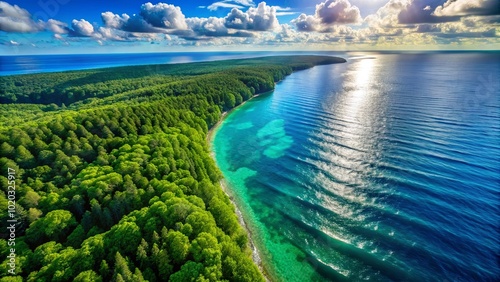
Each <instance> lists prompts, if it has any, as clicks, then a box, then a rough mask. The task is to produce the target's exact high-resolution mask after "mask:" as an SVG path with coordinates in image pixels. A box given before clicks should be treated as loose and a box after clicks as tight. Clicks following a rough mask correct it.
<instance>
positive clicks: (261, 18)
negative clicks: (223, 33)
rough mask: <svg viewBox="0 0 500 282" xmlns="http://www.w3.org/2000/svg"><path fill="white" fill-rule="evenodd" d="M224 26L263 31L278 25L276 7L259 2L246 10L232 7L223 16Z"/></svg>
mask: <svg viewBox="0 0 500 282" xmlns="http://www.w3.org/2000/svg"><path fill="white" fill-rule="evenodd" d="M224 20H225V26H226V27H227V28H234V29H246V30H257V31H265V30H272V29H275V28H277V27H278V26H279V22H278V19H277V18H276V8H275V7H272V6H268V5H267V4H266V2H261V3H259V5H258V6H257V7H256V8H253V7H251V8H249V9H248V10H247V11H246V12H243V11H241V10H239V9H236V8H233V9H232V10H231V12H230V13H229V14H228V15H227V16H226V17H225V18H224Z"/></svg>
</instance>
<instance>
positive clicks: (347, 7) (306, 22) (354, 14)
mask: <svg viewBox="0 0 500 282" xmlns="http://www.w3.org/2000/svg"><path fill="white" fill-rule="evenodd" d="M361 21H362V18H361V14H360V12H359V8H358V7H356V6H354V5H351V3H350V2H349V1H348V0H327V1H325V2H322V3H320V4H318V5H316V12H315V14H314V15H306V14H301V15H300V16H299V17H298V18H296V19H294V20H292V23H293V24H295V26H296V27H297V29H298V30H299V31H328V30H329V29H330V28H331V26H332V25H334V24H358V23H360V22H361Z"/></svg>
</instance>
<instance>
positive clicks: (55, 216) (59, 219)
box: [26, 210, 77, 245]
mask: <svg viewBox="0 0 500 282" xmlns="http://www.w3.org/2000/svg"><path fill="white" fill-rule="evenodd" d="M76 224H77V222H76V220H75V218H74V217H73V215H72V214H71V213H70V212H69V211H66V210H55V211H51V212H49V213H47V215H45V216H44V217H43V218H41V219H39V220H37V221H35V222H33V223H32V224H31V225H30V227H29V228H28V230H27V231H26V237H27V240H28V242H30V243H32V244H36V245H38V244H40V243H41V242H47V241H48V240H54V241H56V242H60V241H62V239H64V238H66V236H67V235H68V233H69V231H70V230H71V229H72V228H73V227H74V226H76Z"/></svg>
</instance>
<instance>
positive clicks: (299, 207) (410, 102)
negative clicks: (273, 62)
mask: <svg viewBox="0 0 500 282" xmlns="http://www.w3.org/2000/svg"><path fill="white" fill-rule="evenodd" d="M358 55H359V57H357V58H356V57H355V56H351V58H350V59H349V60H348V62H347V63H345V64H337V65H328V66H318V67H314V68H312V69H308V70H305V71H300V72H297V73H294V74H292V75H290V76H289V77H287V78H286V79H285V80H284V81H283V82H280V83H279V84H278V85H277V86H276V90H275V91H274V93H271V94H268V95H263V96H260V97H257V98H254V99H252V100H251V101H249V102H248V103H246V104H245V105H243V106H242V107H240V108H239V109H237V110H236V111H234V112H233V113H231V114H230V115H229V117H228V118H227V119H226V120H225V121H224V122H223V124H222V125H221V126H220V127H219V128H218V130H217V132H216V134H215V136H214V140H213V151H214V153H215V156H216V160H217V163H218V165H219V167H220V168H221V170H222V172H223V174H224V176H225V177H226V181H227V183H228V185H229V188H230V191H231V194H232V195H233V196H234V197H235V199H236V201H237V203H238V205H239V206H240V208H241V209H242V212H243V214H244V216H245V219H246V221H247V222H248V225H249V226H250V228H251V230H252V233H253V236H254V239H255V240H256V243H257V245H258V246H259V247H260V249H261V250H262V255H263V257H264V261H265V262H266V265H267V267H268V268H269V269H270V272H271V273H273V274H274V275H275V276H277V277H279V278H280V279H282V280H284V281H325V280H336V281H359V280H370V281H499V279H500V268H499V254H500V234H499V229H500V208H499V204H500V202H499V201H500V199H499V195H500V82H499V79H498V78H499V77H500V54H499V53H446V54H442V53H429V54H380V53H378V54H377V53H366V54H358Z"/></svg>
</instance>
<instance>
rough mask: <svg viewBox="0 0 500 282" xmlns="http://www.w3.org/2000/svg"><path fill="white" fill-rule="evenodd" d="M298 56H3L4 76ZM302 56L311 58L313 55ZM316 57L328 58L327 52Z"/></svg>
mask: <svg viewBox="0 0 500 282" xmlns="http://www.w3.org/2000/svg"><path fill="white" fill-rule="evenodd" d="M294 53H297V52H172V53H136V54H134V53H132V54H130V53H127V54H71V55H19V56H0V75H15V74H27V73H39V72H57V71H68V70H83V69H94V68H107V67H118V66H132V65H149V64H174V63H188V62H199V61H215V60H224V59H239V58H251V57H259V56H266V55H273V54H280V55H283V54H294ZM300 53H301V54H309V53H311V52H300ZM313 53H314V54H318V53H319V54H325V53H326V52H313ZM328 53H329V54H331V53H332V52H328ZM336 54H339V53H336Z"/></svg>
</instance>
